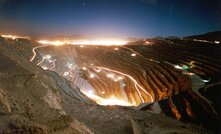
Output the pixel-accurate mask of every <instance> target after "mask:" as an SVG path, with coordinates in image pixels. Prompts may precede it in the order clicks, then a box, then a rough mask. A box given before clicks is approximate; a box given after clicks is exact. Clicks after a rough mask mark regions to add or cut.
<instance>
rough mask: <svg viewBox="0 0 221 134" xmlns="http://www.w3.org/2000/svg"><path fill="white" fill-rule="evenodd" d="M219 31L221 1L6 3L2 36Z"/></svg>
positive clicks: (0, 12) (0, 0)
mask: <svg viewBox="0 0 221 134" xmlns="http://www.w3.org/2000/svg"><path fill="white" fill-rule="evenodd" d="M216 30H221V1H220V0H0V33H11V34H22V35H29V36H39V35H75V34H80V35H94V36H112V37H154V36H172V35H173V36H187V35H193V34H201V33H206V32H211V31H216Z"/></svg>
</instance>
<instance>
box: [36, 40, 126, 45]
mask: <svg viewBox="0 0 221 134" xmlns="http://www.w3.org/2000/svg"><path fill="white" fill-rule="evenodd" d="M38 43H40V44H44V45H55V46H59V45H65V44H69V45H81V46H80V47H83V45H100V46H113V45H119V46H120V45H125V44H126V43H127V41H125V40H117V39H100V40H55V41H53V40H39V41H38Z"/></svg>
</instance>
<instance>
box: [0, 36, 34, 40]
mask: <svg viewBox="0 0 221 134" xmlns="http://www.w3.org/2000/svg"><path fill="white" fill-rule="evenodd" d="M1 36H2V37H3V38H7V39H13V40H15V39H19V38H20V39H30V38H29V37H22V36H17V35H1Z"/></svg>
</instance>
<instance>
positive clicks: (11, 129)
mask: <svg viewBox="0 0 221 134" xmlns="http://www.w3.org/2000/svg"><path fill="white" fill-rule="evenodd" d="M21 42H22V43H23V44H22V43H21ZM32 48H33V44H32V42H30V41H27V42H25V41H15V40H5V39H3V38H0V133H43V134H44V133H55V134H56V133H58V134H60V133H63V134H65V133H66V134H70V133H73V134H79V133H82V134H87V133H88V134H92V133H95V134H130V133H131V134H133V133H134V134H148V133H150V134H151V133H154V134H155V133H183V134H187V133H190V134H191V133H196V134H198V133H212V132H211V131H209V130H207V129H205V128H203V127H202V126H198V125H194V124H191V123H184V122H181V121H177V120H175V119H172V118H169V117H166V116H165V115H162V114H156V113H152V112H151V111H140V110H137V109H135V108H132V107H119V106H99V105H97V104H95V103H94V102H93V101H91V100H89V99H88V98H87V97H86V96H85V95H83V94H82V93H81V92H80V91H79V89H77V88H75V89H73V87H72V86H71V85H70V84H69V83H68V82H67V81H66V79H64V78H63V77H61V76H59V75H57V74H56V73H55V72H50V71H45V70H43V69H42V68H40V67H38V66H37V65H36V64H34V63H31V62H30V61H29V59H30V56H31V54H32V53H31V51H30V50H31V49H32ZM26 51H27V52H26Z"/></svg>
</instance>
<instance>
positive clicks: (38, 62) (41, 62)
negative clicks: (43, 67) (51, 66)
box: [37, 57, 46, 66]
mask: <svg viewBox="0 0 221 134" xmlns="http://www.w3.org/2000/svg"><path fill="white" fill-rule="evenodd" d="M45 59H46V58H45V57H43V58H42V60H41V61H40V62H38V64H37V65H38V66H39V65H40V64H41V63H43V62H44V60H45Z"/></svg>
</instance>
